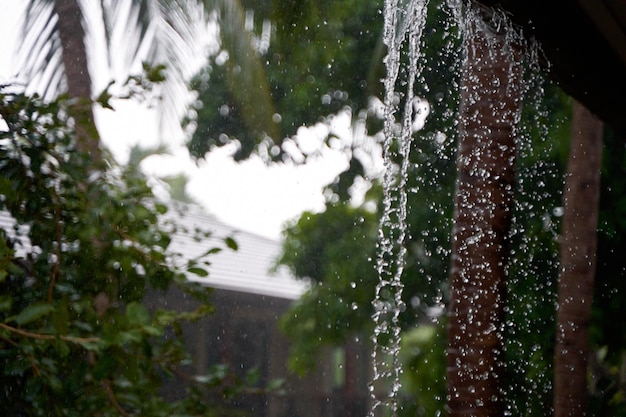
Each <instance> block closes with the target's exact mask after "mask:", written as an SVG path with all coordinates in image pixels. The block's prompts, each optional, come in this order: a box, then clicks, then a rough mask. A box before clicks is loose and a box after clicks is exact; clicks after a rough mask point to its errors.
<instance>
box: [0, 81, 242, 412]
mask: <svg viewBox="0 0 626 417" xmlns="http://www.w3.org/2000/svg"><path fill="white" fill-rule="evenodd" d="M67 104H68V103H67V102H66V101H63V100H60V101H55V102H51V103H48V102H44V101H42V100H41V99H39V98H37V97H27V96H25V95H22V94H15V93H9V92H6V91H5V90H3V91H0V114H1V115H2V118H3V119H4V121H5V122H6V124H7V125H8V130H6V131H2V132H0V210H2V211H4V212H5V213H9V214H10V216H11V217H12V218H13V219H14V220H15V222H16V224H15V226H14V227H13V228H12V229H8V230H6V231H5V230H0V294H1V295H0V414H2V415H7V416H8V415H10V416H26V415H28V416H84V415H101V416H114V415H115V416H117V415H141V416H171V415H214V411H213V410H214V407H212V406H211V405H210V404H208V403H206V401H205V400H204V399H203V398H204V394H203V392H204V390H205V389H207V388H210V387H216V386H218V385H219V386H220V388H219V389H220V390H222V389H224V388H223V386H222V384H221V383H222V382H223V381H224V380H225V379H226V378H229V376H228V375H224V376H223V377H220V375H218V374H212V373H210V372H209V370H207V373H208V375H207V376H206V377H205V378H204V379H203V378H197V379H196V380H197V382H196V383H195V384H191V385H190V386H189V390H188V396H187V397H186V398H185V399H183V400H181V401H167V400H166V399H165V398H164V397H163V396H162V395H161V391H160V390H161V388H162V386H163V384H164V383H166V382H167V381H172V380H173V378H174V375H175V374H177V373H180V372H181V369H182V368H181V367H182V365H185V364H187V363H188V362H189V360H190V357H189V355H188V354H187V352H186V350H185V347H184V345H183V342H182V338H181V337H180V336H181V334H180V329H181V324H182V323H183V322H186V321H194V320H197V319H199V318H201V317H203V316H205V315H206V314H207V313H210V312H211V310H212V307H211V305H210V302H209V296H210V292H211V290H210V289H208V288H206V287H203V286H201V285H199V284H197V283H192V282H190V281H188V280H187V279H186V278H185V272H186V271H185V269H184V264H183V268H181V267H179V266H177V265H181V263H180V262H179V261H180V259H181V258H182V254H177V253H174V252H171V251H170V250H169V244H170V242H171V239H172V236H171V233H172V232H173V231H175V227H176V225H175V224H173V223H169V224H168V223H163V221H162V220H161V216H162V215H163V214H165V213H166V211H167V210H168V208H167V207H166V206H165V205H163V204H162V203H160V202H159V201H158V200H156V199H155V198H154V196H153V195H152V193H151V190H150V188H149V187H148V185H147V184H146V180H145V178H144V177H143V176H142V175H141V173H140V172H138V171H137V169H136V166H133V165H131V166H128V167H119V166H115V165H113V164H111V165H110V166H109V167H108V169H106V170H104V171H99V170H96V169H94V168H93V167H92V166H91V165H90V160H89V158H87V157H85V156H84V155H82V154H81V153H79V152H78V151H77V150H76V149H75V148H74V137H75V136H74V135H75V133H74V131H73V129H72V126H73V124H74V123H73V121H72V120H70V119H68V116H67V115H68V111H67V107H66V106H67ZM228 246H230V247H234V246H235V244H234V242H229V243H228ZM189 267H190V268H193V269H194V270H193V271H191V272H195V273H196V274H198V275H204V274H206V273H207V272H206V270H205V268H203V267H202V263H200V262H196V261H193V260H192V261H191V263H189ZM171 287H176V288H178V289H179V290H181V291H183V292H185V293H187V294H189V295H190V296H192V297H193V298H195V299H196V300H198V302H199V303H198V305H199V307H198V308H197V309H196V310H192V311H184V312H174V311H168V310H164V309H152V308H148V304H147V299H146V298H145V297H146V295H147V293H148V292H149V291H155V290H156V291H165V290H166V289H168V288H171ZM166 334H168V335H170V336H168V337H164V335H166ZM172 336H174V337H172ZM209 380H210V381H211V383H210V384H209V383H205V381H209ZM218 380H219V383H218V382H216V381H218Z"/></svg>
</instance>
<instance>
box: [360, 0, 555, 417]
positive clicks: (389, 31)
mask: <svg viewBox="0 0 626 417" xmlns="http://www.w3.org/2000/svg"><path fill="white" fill-rule="evenodd" d="M447 7H448V9H449V10H448V13H449V15H450V16H452V18H453V20H454V21H455V24H456V25H457V26H458V28H459V32H460V34H461V36H465V37H467V36H473V33H472V30H473V29H472V28H473V27H474V26H476V25H473V24H468V19H476V18H479V17H477V15H476V14H474V13H472V12H471V11H470V12H468V13H466V12H465V11H464V10H463V7H464V6H463V4H462V2H461V1H460V0H448V1H447ZM427 8H428V0H385V4H384V34H383V36H384V42H385V44H386V45H387V48H388V49H387V51H388V52H387V56H386V57H385V60H384V63H385V66H386V70H387V74H386V78H385V79H384V88H385V96H384V104H385V113H384V136H385V139H384V145H383V158H384V167H385V172H384V178H383V212H382V215H381V220H380V223H379V231H378V252H377V259H376V270H377V272H378V276H379V282H378V284H377V286H376V291H375V297H374V300H373V307H374V313H373V316H372V318H373V321H374V325H375V328H374V332H373V335H372V342H373V351H372V366H373V375H372V379H371V381H370V384H369V386H368V388H369V391H370V397H371V401H372V405H371V409H370V412H369V417H374V416H377V415H390V416H394V417H395V416H396V415H397V413H398V407H399V402H398V400H399V399H398V397H399V392H400V388H401V382H400V381H401V374H402V364H401V363H400V360H399V356H398V355H399V351H400V335H401V328H400V323H399V317H400V315H401V313H402V312H403V311H405V310H406V305H405V304H404V301H403V290H404V284H403V271H404V269H405V263H406V256H407V242H406V241H407V240H408V239H409V237H408V231H407V192H408V190H407V181H408V175H409V165H410V163H409V154H410V151H411V144H412V137H413V135H414V134H416V131H417V130H419V128H416V126H419V125H420V121H422V122H423V119H424V118H425V117H426V115H427V113H424V112H423V109H422V108H421V107H420V106H419V103H421V100H422V98H421V97H417V96H415V93H414V90H415V86H416V83H417V82H421V81H422V80H421V78H420V68H421V67H422V66H423V64H422V63H421V62H420V58H421V55H420V53H421V51H420V46H421V44H422V35H423V32H424V28H425V24H426V17H427ZM494 16H495V15H494ZM481 24H482V23H481ZM490 24H492V25H494V24H495V25H500V24H502V25H506V26H505V27H506V30H505V33H506V35H505V38H506V39H505V45H504V47H505V48H508V47H510V45H511V42H516V43H517V44H520V43H522V44H524V50H525V56H524V60H525V62H526V63H527V69H530V72H533V71H537V70H538V64H537V50H536V45H531V46H529V44H531V43H529V42H526V41H525V40H524V39H523V36H522V34H521V33H518V32H517V31H516V30H514V29H512V28H511V27H509V26H508V22H507V19H506V16H504V14H500V15H498V16H497V18H496V17H494V19H493V20H492V21H491V22H490ZM427 41H428V40H427V39H426V42H427ZM403 54H406V56H404V55H403ZM458 58H459V59H461V58H462V57H458ZM400 78H401V79H400ZM505 83H506V86H505V87H504V88H509V87H511V86H512V87H511V88H519V91H516V94H519V95H521V96H524V97H526V98H528V93H529V91H530V89H532V88H534V90H533V91H534V93H533V94H540V93H537V92H538V91H539V92H540V91H542V90H541V87H537V86H536V85H535V86H533V87H531V84H532V83H530V84H526V85H524V83H520V82H519V80H512V79H509V80H508V81H506V80H505ZM516 85H517V87H516ZM496 88H497V87H496ZM473 97H474V98H476V100H480V92H476V93H475V94H474V95H473ZM530 100H531V101H533V102H534V103H538V101H539V100H540V97H539V96H538V95H537V96H535V97H531V98H530ZM531 105H532V103H531ZM537 113H538V114H539V113H540V112H539V111H538V110H537ZM432 117H435V116H432ZM519 117H520V115H519V114H517V115H515V116H514V117H513V118H514V119H515V120H514V121H513V122H511V123H514V124H517V123H518V122H519ZM539 129H541V126H539ZM487 130H488V129H487ZM513 130H515V129H513ZM525 135H527V133H526V134H525V133H524V132H519V131H518V132H517V138H516V143H517V147H518V149H519V151H518V152H524V151H525V149H526V150H527V145H526V144H525V143H524V142H525V140H526V139H527V138H525ZM485 139H486V140H487V141H488V140H489V139H488V138H487V137H485ZM526 142H527V141H526ZM477 152H478V151H477ZM478 158H480V156H478ZM398 161H400V162H398ZM544 168H545V167H544ZM544 173H546V175H549V173H548V171H547V170H544ZM524 175H525V176H526V177H527V178H530V179H531V181H533V180H535V178H533V177H532V174H531V173H530V171H526V172H525V173H524ZM537 181H541V180H540V179H537ZM518 188H519V189H521V192H524V191H523V188H524V186H523V182H522V185H520V186H518ZM519 189H518V191H519ZM548 197H549V196H548ZM532 198H535V201H534V204H535V205H536V207H535V208H534V209H535V210H537V209H538V210H539V211H541V210H544V211H545V207H544V206H542V205H541V204H540V203H539V201H540V200H546V199H547V197H546V196H530V199H532ZM515 204H517V207H516V210H517V211H518V212H519V211H524V210H526V209H527V208H528V207H522V206H523V205H524V204H525V203H519V202H516V203H515ZM531 204H533V203H531ZM522 229H523V226H520V225H519V224H516V220H515V218H513V229H512V232H511V233H512V234H515V233H518V234H523V232H524V230H522ZM523 239H524V238H522V241H523ZM524 246H525V247H529V246H532V242H529V241H526V242H524ZM520 250H523V249H520ZM519 262H520V261H518V264H517V265H513V267H514V268H518V269H519V268H523V267H524V266H522V265H521V264H519ZM523 262H525V261H522V263H523ZM417 279H418V278H417ZM378 409H380V410H378ZM377 410H378V411H377Z"/></svg>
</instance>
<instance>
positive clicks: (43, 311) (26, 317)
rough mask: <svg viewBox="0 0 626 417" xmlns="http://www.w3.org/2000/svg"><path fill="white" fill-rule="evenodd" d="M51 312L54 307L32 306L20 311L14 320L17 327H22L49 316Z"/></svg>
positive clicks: (44, 305) (46, 304) (48, 305)
mask: <svg viewBox="0 0 626 417" xmlns="http://www.w3.org/2000/svg"><path fill="white" fill-rule="evenodd" d="M52 311H54V307H53V306H52V305H51V304H48V303H45V304H33V305H31V306H28V307H26V308H25V309H24V310H22V312H21V313H20V314H18V315H17V317H15V319H14V320H15V322H16V323H17V324H18V325H20V326H23V325H25V324H28V323H31V322H33V321H35V320H37V319H40V318H42V317H44V316H46V315H48V314H50V313H51V312H52Z"/></svg>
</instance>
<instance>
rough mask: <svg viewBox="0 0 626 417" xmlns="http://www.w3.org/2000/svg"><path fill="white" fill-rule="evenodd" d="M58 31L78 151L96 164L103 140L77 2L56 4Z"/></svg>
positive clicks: (100, 156)
mask: <svg viewBox="0 0 626 417" xmlns="http://www.w3.org/2000/svg"><path fill="white" fill-rule="evenodd" d="M54 10H55V12H56V14H57V16H58V21H57V30H58V33H59V37H60V39H61V47H62V49H63V66H64V67H65V76H66V79H67V93H68V95H69V97H70V98H72V99H74V101H75V102H74V103H73V105H72V107H71V109H70V111H71V116H72V117H73V118H74V122H75V129H76V147H77V148H78V150H80V151H83V152H85V153H87V154H88V155H89V156H90V157H91V159H92V161H93V163H94V164H95V165H98V164H99V163H100V162H101V160H102V152H101V150H100V138H99V135H98V130H97V128H96V124H95V121H94V115H93V107H92V101H91V88H92V82H91V75H90V73H89V64H88V60H87V50H86V46H85V29H84V27H83V14H82V11H81V9H80V5H79V4H78V0H55V1H54Z"/></svg>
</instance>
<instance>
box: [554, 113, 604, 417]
mask: <svg viewBox="0 0 626 417" xmlns="http://www.w3.org/2000/svg"><path fill="white" fill-rule="evenodd" d="M601 160H602V123H601V122H600V121H599V120H598V119H596V118H595V117H594V116H593V115H592V114H591V113H589V111H588V110H587V109H585V108H584V107H583V106H582V105H580V104H579V103H574V113H573V119H572V143H571V148H570V155H569V161H568V164H567V177H566V180H565V191H564V193H563V200H564V212H563V231H562V241H561V275H560V277H559V298H558V310H557V333H556V347H555V365H554V366H555V368H554V379H555V381H554V416H555V417H582V416H584V415H585V411H586V407H587V355H588V354H589V320H590V316H591V303H592V300H593V281H594V276H595V259H596V245H597V234H596V229H597V225H598V205H599V199H600V165H601Z"/></svg>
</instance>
